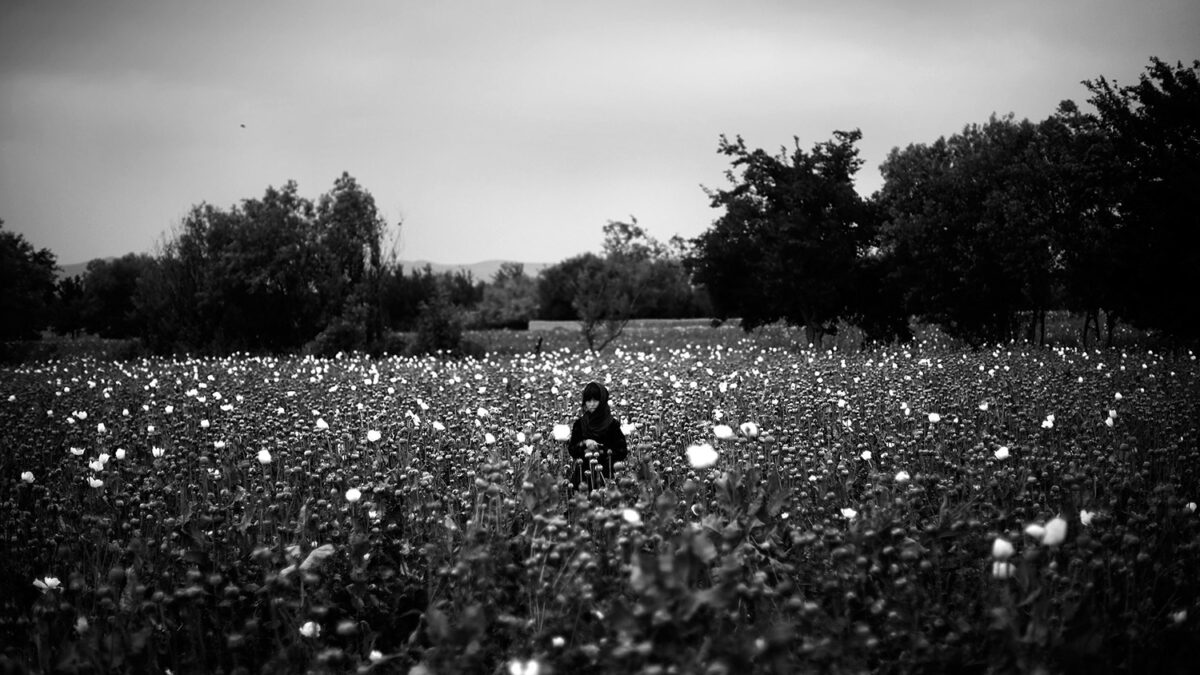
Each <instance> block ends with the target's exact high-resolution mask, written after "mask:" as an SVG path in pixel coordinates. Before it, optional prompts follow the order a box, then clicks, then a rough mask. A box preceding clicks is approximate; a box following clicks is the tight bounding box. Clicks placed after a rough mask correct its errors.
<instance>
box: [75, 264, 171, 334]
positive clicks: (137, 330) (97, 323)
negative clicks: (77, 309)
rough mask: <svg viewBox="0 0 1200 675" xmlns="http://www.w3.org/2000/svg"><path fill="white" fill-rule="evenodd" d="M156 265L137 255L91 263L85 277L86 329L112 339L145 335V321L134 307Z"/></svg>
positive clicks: (84, 306) (84, 308)
mask: <svg viewBox="0 0 1200 675" xmlns="http://www.w3.org/2000/svg"><path fill="white" fill-rule="evenodd" d="M153 265H154V259H153V258H151V257H150V256H148V255H144V254H136V253H129V254H127V255H124V256H122V257H120V258H115V259H112V260H104V259H102V258H97V259H95V260H92V261H91V262H89V263H88V265H87V271H86V272H85V273H84V275H83V277H82V285H83V297H82V299H81V300H82V302H81V304H82V320H83V328H84V329H85V330H87V331H88V332H90V333H94V334H96V335H99V336H101V337H108V338H132V337H139V336H141V335H143V334H144V332H145V330H144V321H143V317H142V316H141V314H140V313H139V312H138V311H137V308H136V306H135V305H134V294H135V292H136V291H137V286H138V282H139V281H140V280H141V278H142V275H143V274H145V273H146V271H147V270H149V269H150V268H151V267H152V266H153Z"/></svg>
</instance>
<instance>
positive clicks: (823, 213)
mask: <svg viewBox="0 0 1200 675" xmlns="http://www.w3.org/2000/svg"><path fill="white" fill-rule="evenodd" d="M861 138H862V134H861V132H859V131H858V130H854V131H836V132H834V134H833V139H832V140H830V141H826V142H823V143H818V144H816V145H814V146H813V148H812V150H811V151H808V152H805V151H804V149H802V148H801V147H800V141H799V139H798V138H797V139H794V147H793V149H792V150H791V151H790V152H789V151H788V150H787V149H780V151H779V153H778V154H776V155H771V154H768V153H767V152H766V151H764V150H761V149H755V150H750V149H749V148H748V147H747V146H746V143H745V141H743V140H742V138H741V137H740V136H739V137H737V138H736V139H735V140H733V141H730V140H729V139H728V138H726V137H725V136H722V137H721V139H720V143H719V145H718V152H720V153H721V154H723V155H726V156H728V157H730V158H731V160H732V164H733V168H732V169H731V170H729V171H728V172H727V173H726V177H727V179H728V180H729V182H730V183H731V184H732V185H731V187H729V188H727V189H720V190H706V192H707V194H708V196H709V198H710V201H711V204H712V206H713V207H714V208H720V209H724V213H723V214H722V215H721V216H720V217H719V218H718V219H717V220H716V221H715V222H714V223H713V225H712V227H710V228H709V229H708V230H707V231H705V232H704V233H703V234H701V235H700V236H699V237H697V238H696V239H695V240H694V242H693V244H694V249H693V252H692V255H691V256H690V257H689V258H688V261H687V264H688V267H689V268H690V269H691V270H692V275H693V279H694V280H695V281H696V282H697V283H699V284H702V285H703V286H704V287H705V288H706V289H707V290H708V294H709V296H710V297H711V299H712V303H713V309H714V311H715V313H716V314H717V316H718V317H719V318H727V317H732V316H740V317H741V320H742V326H743V327H745V328H746V329H747V330H749V329H753V328H755V327H757V326H760V325H763V324H767V323H771V322H774V321H780V320H782V321H786V322H787V323H789V324H791V325H796V326H804V327H805V329H806V331H807V333H808V336H809V339H810V341H812V340H818V339H820V336H821V335H822V334H824V333H825V332H826V331H828V330H830V328H831V326H832V324H833V323H835V322H836V321H837V320H838V319H839V318H841V317H842V316H843V314H844V313H845V312H846V309H847V307H848V305H849V302H850V300H849V296H850V292H851V288H852V287H853V284H854V281H855V274H856V269H857V265H858V261H859V260H860V259H861V258H862V257H863V255H864V254H865V253H866V248H867V245H868V244H869V242H870V241H871V236H872V232H873V230H874V225H875V223H874V218H873V214H872V211H871V209H870V207H869V205H868V204H867V202H866V201H865V200H863V199H862V198H861V197H860V196H859V195H858V193H857V192H855V190H854V176H855V174H856V173H857V172H858V170H859V169H860V168H861V167H862V160H860V159H859V157H858V149H857V148H856V147H855V143H857V142H858V141H859V140H860V139H861ZM736 172H740V173H736Z"/></svg>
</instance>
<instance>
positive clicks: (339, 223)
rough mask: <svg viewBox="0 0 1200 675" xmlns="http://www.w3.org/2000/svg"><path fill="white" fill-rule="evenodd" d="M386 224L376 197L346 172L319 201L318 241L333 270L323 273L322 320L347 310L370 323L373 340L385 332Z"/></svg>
mask: <svg viewBox="0 0 1200 675" xmlns="http://www.w3.org/2000/svg"><path fill="white" fill-rule="evenodd" d="M386 227H387V224H386V223H385V222H384V220H383V218H382V217H381V216H380V215H379V212H378V210H377V209H376V207H375V198H374V197H372V196H371V194H370V193H369V192H367V191H366V190H365V189H363V188H362V186H360V185H359V184H358V182H357V181H356V180H355V179H354V178H353V177H352V176H351V175H350V174H349V173H345V172H343V173H342V175H341V176H340V177H338V179H337V180H336V181H334V184H333V189H332V190H331V191H330V192H327V193H325V194H324V195H322V196H321V197H320V199H318V201H317V207H316V237H317V241H316V244H317V246H318V247H319V249H320V250H321V252H322V253H323V254H324V256H325V257H326V258H327V264H328V265H329V267H330V269H329V272H328V274H327V275H325V276H324V279H325V282H326V283H327V284H328V285H329V288H327V289H325V293H324V295H325V297H326V303H327V306H326V308H325V313H326V316H325V317H324V319H323V323H326V324H328V323H330V322H332V321H334V320H335V319H336V318H338V317H339V316H341V315H342V314H343V313H345V312H348V311H349V312H351V313H353V315H354V319H355V320H356V321H362V322H365V324H366V325H365V326H364V328H365V331H366V332H365V335H366V337H367V339H368V340H374V339H376V338H378V337H379V335H380V334H381V333H382V330H383V317H382V314H381V311H380V304H379V290H380V279H381V277H380V274H381V259H380V254H381V250H380V249H381V245H382V240H383V234H384V230H385V229H386Z"/></svg>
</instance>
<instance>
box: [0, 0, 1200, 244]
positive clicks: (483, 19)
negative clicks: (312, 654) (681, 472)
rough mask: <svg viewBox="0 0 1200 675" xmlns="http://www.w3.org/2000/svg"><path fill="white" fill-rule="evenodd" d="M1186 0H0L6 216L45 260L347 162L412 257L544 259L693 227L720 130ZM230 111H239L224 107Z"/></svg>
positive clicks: (1089, 62)
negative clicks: (617, 233) (610, 229)
mask: <svg viewBox="0 0 1200 675" xmlns="http://www.w3.org/2000/svg"><path fill="white" fill-rule="evenodd" d="M1197 36H1200V2H1197V1H1196V0H1128V1H1117V0H1036V1H1029V2H1025V1H1021V2H998V1H997V2H988V3H983V2H969V1H967V0H962V1H958V0H945V1H939V0H933V1H908V2H900V1H895V2H886V1H883V0H872V1H860V2H855V1H852V0H846V1H844V2H833V1H830V2H803V1H800V0H793V1H784V0H778V1H775V2H738V3H735V2H715V1H714V2H709V1H704V0H688V1H686V2H654V1H653V0H637V1H634V2H615V1H613V0H605V1H603V2H591V3H582V2H567V1H565V0H552V1H547V2H528V1H524V0H520V1H509V2H499V1H497V2H453V1H450V0H446V1H443V2H432V1H430V2H416V1H401V0H395V1H387V2H384V1H378V2H373V1H362V0H356V1H355V2H346V3H339V2H327V1H296V0H291V1H287V2H282V1H279V2H264V1H257V0H256V1H254V2H245V1H243V0H238V1H237V2H227V1H224V0H205V1H203V2H195V1H188V2H169V1H166V0H153V1H152V0H145V1H141V2H133V1H128V2H125V1H113V0H102V1H77V2H59V1H55V0H32V1H31V0H4V2H2V3H0V219H3V220H4V221H5V224H4V227H5V228H8V229H11V230H14V231H17V232H21V233H23V234H24V235H25V237H26V238H27V239H28V240H29V241H30V242H31V243H33V244H34V245H35V246H37V247H39V248H43V247H44V248H49V249H50V250H52V251H54V252H55V254H56V255H57V256H58V260H59V263H60V264H70V263H78V262H84V261H87V260H89V259H91V258H95V257H106V256H114V255H122V254H124V253H128V252H131V251H135V252H153V251H154V249H155V246H156V245H157V244H158V243H159V242H161V241H162V240H163V238H164V237H165V236H169V235H170V233H171V231H172V229H173V228H174V227H175V226H176V225H177V224H178V223H179V221H180V219H181V218H182V217H183V215H184V214H185V213H186V212H187V211H188V209H189V208H190V207H191V206H192V205H194V204H198V203H201V202H207V203H210V204H214V205H216V206H220V207H223V208H228V207H230V206H232V205H234V204H236V203H238V202H239V201H240V200H242V199H246V198H257V197H261V196H262V194H263V192H264V191H265V190H266V188H267V187H268V186H280V185H282V184H283V183H285V182H286V181H288V180H290V179H294V180H296V181H297V183H298V184H299V189H300V193H301V194H302V195H304V196H306V197H309V198H311V199H314V200H315V199H316V198H317V197H318V196H319V195H320V194H322V193H324V192H326V191H328V190H329V189H331V188H332V186H333V182H334V180H335V179H336V178H337V177H338V176H339V175H340V174H341V173H342V172H343V171H348V172H349V173H350V174H351V175H352V176H354V177H355V178H356V179H358V181H359V183H360V184H361V185H362V186H363V187H364V188H366V189H367V190H368V191H369V192H370V193H371V194H372V195H374V197H375V200H376V203H377V205H378V206H379V208H380V210H381V212H382V214H383V215H384V217H385V218H386V219H387V221H388V222H389V223H390V224H392V225H393V226H394V225H395V224H396V223H398V222H401V221H402V222H403V227H402V228H401V232H400V235H399V237H398V240H397V243H398V250H397V253H398V254H399V256H400V257H401V258H405V259H428V260H433V261H436V262H444V263H471V262H477V261H481V260H487V259H496V258H502V259H510V260H521V261H528V262H555V261H558V260H562V259H564V258H566V257H568V256H571V255H575V254H577V253H581V252H584V251H589V250H591V251H595V250H598V249H599V246H600V240H601V228H602V227H603V225H604V224H605V222H607V221H608V220H618V219H626V218H628V217H629V216H630V215H634V216H636V217H637V218H638V221H639V223H640V224H641V225H642V226H643V227H645V228H646V229H647V230H648V231H649V232H650V233H651V234H652V235H654V236H655V237H658V238H660V239H664V240H665V239H667V238H669V237H670V236H672V235H674V234H680V235H683V236H685V237H689V238H690V237H694V236H696V235H697V234H699V233H700V232H702V231H703V230H704V229H705V228H707V227H708V226H709V225H710V224H711V222H712V220H713V219H714V218H715V217H716V216H717V215H718V212H717V211H715V210H713V209H711V208H710V207H709V205H708V200H707V199H706V197H705V195H704V193H703V191H702V190H701V187H700V186H701V185H707V186H710V187H720V186H723V185H725V179H724V171H725V170H726V169H727V168H728V166H729V165H728V160H727V158H724V157H722V156H720V155H717V153H716V147H717V139H718V136H719V135H720V134H722V133H724V134H727V135H729V136H731V137H732V136H734V135H737V134H741V135H742V136H743V137H744V138H745V139H746V141H747V143H748V144H750V145H751V146H752V147H764V148H768V149H771V150H775V149H777V148H778V147H779V146H781V145H784V144H789V145H790V144H791V139H792V137H793V136H797V137H799V139H800V142H801V144H802V146H804V147H805V148H810V147H811V146H812V145H813V144H814V143H817V142H819V141H823V140H827V139H828V138H830V135H831V132H832V131H833V130H835V129H853V128H859V129H861V130H862V132H863V140H862V141H861V143H860V144H859V147H860V149H861V155H862V158H863V159H864V160H865V162H866V164H865V166H864V168H863V171H862V172H861V173H860V174H859V183H858V189H859V192H860V193H862V194H864V195H867V194H870V193H872V192H874V191H875V190H877V189H878V188H879V186H880V184H881V179H880V176H879V164H880V163H881V162H882V161H883V159H884V157H885V156H886V154H887V152H888V151H889V150H890V149H891V148H893V147H896V146H901V147H903V146H905V145H908V144H909V143H921V142H930V141H933V140H936V139H937V138H938V137H939V136H943V135H950V134H953V133H955V132H957V131H959V130H960V129H961V128H962V127H963V126H964V125H965V124H968V123H972V122H984V121H986V120H987V118H988V116H989V115H990V114H991V113H993V112H995V113H999V114H1005V113H1009V112H1012V113H1015V114H1016V116H1017V118H1018V119H1020V118H1029V119H1031V120H1035V121H1036V120H1041V119H1044V118H1045V117H1047V116H1049V115H1050V114H1052V113H1053V111H1054V109H1055V107H1056V106H1057V104H1058V102H1059V101H1061V100H1063V99H1067V98H1071V99H1074V100H1076V101H1078V102H1080V103H1083V102H1084V101H1085V100H1086V98H1087V92H1086V90H1085V89H1084V88H1083V86H1082V85H1081V84H1080V82H1081V81H1082V80H1085V79H1095V78H1097V77H1099V76H1105V77H1107V78H1109V79H1115V80H1117V82H1118V83H1122V84H1130V83H1133V82H1135V81H1136V79H1137V77H1138V75H1139V74H1140V73H1142V72H1143V71H1144V69H1145V66H1146V65H1147V64H1148V63H1149V58H1150V57H1151V56H1158V57H1161V58H1163V59H1166V60H1168V61H1170V62H1172V63H1174V62H1175V61H1183V62H1185V63H1190V62H1191V61H1192V60H1194V59H1197V58H1200V38H1198V37H1197ZM242 125H245V126H244V128H243V126H242Z"/></svg>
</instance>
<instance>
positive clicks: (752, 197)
mask: <svg viewBox="0 0 1200 675" xmlns="http://www.w3.org/2000/svg"><path fill="white" fill-rule="evenodd" d="M1198 75H1200V61H1197V62H1193V63H1192V65H1190V66H1184V65H1183V64H1175V65H1174V66H1172V65H1170V64H1167V63H1165V62H1163V61H1161V60H1158V59H1151V62H1150V65H1149V66H1147V68H1146V70H1145V72H1144V73H1142V74H1141V76H1140V77H1139V80H1138V82H1137V83H1135V84H1132V85H1128V86H1119V85H1118V84H1117V83H1115V82H1111V81H1109V80H1107V79H1105V78H1103V77H1101V78H1098V79H1096V80H1092V81H1087V82H1085V83H1084V84H1085V85H1086V86H1087V88H1088V91H1089V93H1090V94H1091V97H1090V98H1089V99H1088V103H1089V104H1090V106H1091V107H1090V110H1086V111H1085V110H1083V109H1081V108H1080V107H1079V106H1078V105H1076V104H1075V103H1074V102H1072V101H1064V102H1063V103H1062V104H1060V106H1059V107H1058V109H1057V110H1056V111H1055V113H1054V114H1053V115H1051V116H1050V117H1048V118H1047V119H1045V120H1043V121H1041V122H1036V123H1035V122H1030V121H1029V120H1020V121H1018V120H1015V119H1014V118H1013V116H1012V115H1009V116H1004V117H998V116H994V115H993V116H992V117H991V118H990V119H988V120H987V121H986V122H984V123H975V124H968V125H967V126H965V127H964V128H963V129H962V130H961V131H960V132H958V133H956V134H953V135H951V136H949V137H943V138H939V139H938V140H936V141H934V142H932V143H920V144H911V145H909V146H907V147H905V148H902V149H901V148H895V149H893V150H892V152H891V153H890V154H889V155H888V157H887V159H886V160H885V162H884V163H883V165H882V167H881V169H882V174H883V178H884V183H883V186H882V188H881V189H880V190H879V191H878V192H876V193H875V194H874V195H871V196H870V197H862V196H860V195H859V194H858V193H857V192H856V190H855V189H854V181H855V177H856V175H857V173H858V171H859V170H860V169H861V167H862V160H861V159H860V158H859V156H858V150H857V147H856V144H857V143H858V141H860V140H861V137H862V136H861V133H860V132H859V131H857V130H852V131H835V132H834V133H833V135H832V138H831V139H830V140H827V141H824V142H820V143H817V144H815V145H814V146H813V147H812V148H811V149H808V150H806V149H804V148H803V147H801V144H800V141H799V139H794V143H793V146H792V147H791V148H782V149H780V151H779V152H777V153H774V154H772V153H768V152H766V151H764V150H762V149H752V148H749V147H748V146H747V145H746V143H745V142H744V141H743V140H742V139H741V138H740V137H735V138H734V139H732V140H731V139H729V138H728V137H725V136H722V137H721V138H720V139H719V142H718V152H719V153H721V154H723V155H725V156H727V157H728V158H729V160H730V169H729V170H728V171H727V173H726V177H727V180H728V183H729V184H728V185H727V186H725V187H723V188H719V189H710V188H705V194H706V195H707V197H708V199H709V201H710V204H711V205H712V206H713V207H714V208H716V209H719V210H720V213H721V215H720V216H719V217H718V218H717V219H716V220H715V221H714V222H713V223H712V224H711V226H710V227H709V228H708V229H707V230H706V231H705V232H703V233H702V234H701V235H700V236H699V237H697V238H695V239H693V240H690V241H685V240H682V239H680V238H679V237H675V238H673V239H671V240H670V241H668V242H665V243H664V242H660V241H658V240H656V239H654V238H653V237H651V236H650V235H649V233H648V232H647V231H646V230H645V229H643V228H642V227H641V226H640V225H639V224H638V222H637V219H636V218H634V217H630V218H629V219H628V220H627V221H609V222H608V223H607V224H606V225H604V228H603V233H604V244H603V248H602V250H601V251H600V252H599V253H585V254H582V255H579V256H575V257H572V258H569V259H567V260H563V261H561V262H559V263H556V264H554V265H552V266H550V267H548V268H546V269H545V270H542V271H541V273H539V274H538V275H537V276H536V277H531V276H529V275H527V274H525V271H524V269H523V268H522V267H521V265H520V264H516V263H510V264H506V265H505V266H504V267H502V268H501V270H500V271H499V272H498V273H497V274H496V275H495V276H494V277H493V279H491V280H476V279H473V278H471V276H470V275H469V274H466V273H461V272H459V273H447V272H443V273H434V272H433V271H432V270H431V269H429V268H428V267H425V268H423V269H410V270H405V269H404V268H403V266H402V265H401V264H399V263H398V262H397V261H396V259H395V256H394V254H390V255H389V254H387V252H386V251H385V249H386V241H387V238H388V235H389V232H390V229H389V226H388V224H387V223H386V222H385V221H384V219H383V218H382V217H381V216H380V215H379V213H378V211H377V209H376V206H375V201H374V198H373V197H372V196H371V195H370V193H369V192H367V191H366V190H365V189H364V188H363V187H362V186H360V185H359V184H358V182H357V181H356V180H355V179H354V178H353V177H351V176H350V175H349V174H345V173H344V174H342V176H340V177H339V178H338V179H337V180H336V181H335V182H334V186H333V188H332V189H331V190H330V191H329V192H327V193H325V194H323V195H321V196H320V197H319V198H318V199H316V200H315V201H313V200H309V199H306V198H304V197H302V196H301V195H300V194H299V192H298V187H297V185H296V184H295V183H294V182H288V183H286V184H285V185H284V186H283V187H281V188H274V187H269V188H268V189H267V190H266V192H265V193H264V195H263V196H262V197H260V198H253V199H245V200H243V201H242V202H241V203H240V204H237V205H234V206H232V207H229V208H218V207H215V206H212V205H208V204H200V205H197V206H194V207H192V208H191V209H190V211H189V212H188V214H187V215H186V216H185V217H184V218H183V219H182V221H181V223H180V224H179V225H178V227H177V228H176V229H175V231H174V232H173V233H172V234H171V236H170V237H169V238H168V239H167V240H166V242H165V243H164V244H163V245H162V247H161V249H160V250H159V251H158V252H157V253H156V254H155V255H139V254H130V255H127V256H124V257H122V258H118V259H114V260H93V261H91V262H90V263H89V264H88V267H87V270H86V272H84V273H83V274H82V275H80V276H77V277H70V278H65V279H62V280H61V281H56V276H55V270H56V267H55V265H56V260H55V257H54V255H53V253H52V252H50V251H48V250H45V249H42V250H35V249H34V248H33V247H32V246H31V245H30V244H29V243H28V242H27V241H25V240H24V238H23V237H21V236H20V235H18V234H15V233H12V232H7V231H4V230H3V229H0V262H2V263H3V265H2V267H0V281H2V282H3V285H2V287H0V288H2V289H3V290H2V291H0V338H2V339H4V340H26V339H34V338H36V337H37V336H39V335H40V334H41V333H42V332H43V331H45V330H47V329H50V330H53V331H55V332H58V333H61V334H67V335H75V334H81V333H87V334H93V335H98V336H102V337H112V338H137V339H138V340H140V341H142V343H143V344H145V345H146V347H147V348H148V349H150V350H152V351H154V352H159V353H170V352H180V351H187V352H201V353H230V352H234V351H248V352H267V351H269V352H279V351H297V350H304V351H308V352H313V353H331V352H334V351H344V350H350V349H364V350H368V351H390V352H392V353H395V352H398V351H415V352H429V351H437V350H443V351H453V350H454V349H455V348H457V347H458V345H459V343H460V340H461V335H462V331H463V329H464V328H466V327H480V328H489V327H513V328H519V327H522V326H525V325H527V324H528V322H529V321H530V320H532V319H549V320H574V321H578V322H579V325H580V328H581V331H582V334H583V337H584V339H585V340H586V342H587V344H588V346H589V347H591V348H592V349H594V350H601V349H604V348H605V347H606V346H607V345H608V344H610V343H611V342H612V341H613V340H615V339H617V338H618V337H619V336H620V335H621V332H622V331H623V330H624V328H625V327H626V325H627V324H628V322H629V321H630V320H633V319H636V318H678V317H697V316H704V317H715V318H717V319H725V318H733V317H738V318H740V319H741V322H742V326H743V327H744V328H745V329H747V330H753V329H754V328H756V327H758V326H761V325H765V324H769V323H773V322H778V321H783V322H786V323H788V324H791V325H794V326H803V327H804V329H805V331H806V334H807V336H808V338H809V340H810V341H819V340H820V339H821V337H822V336H823V335H824V334H826V333H828V332H830V331H834V330H837V326H838V325H839V324H850V325H854V326H857V327H859V328H861V329H862V331H863V334H864V336H865V337H866V339H867V340H869V341H893V340H905V339H908V338H910V337H911V328H910V326H911V322H912V321H914V320H916V321H921V322H926V323H932V324H936V325H938V326H940V327H941V328H942V329H943V330H944V331H946V332H947V333H949V334H950V335H952V336H955V337H958V338H961V339H963V340H965V341H966V342H968V343H970V344H972V345H982V344H985V343H996V342H1002V341H1006V340H1010V339H1013V338H1020V337H1024V338H1027V339H1040V338H1042V337H1044V330H1045V316H1046V313H1047V312H1048V311H1050V310H1055V309H1069V310H1072V311H1074V312H1077V313H1079V314H1080V315H1081V316H1083V317H1084V320H1083V324H1082V326H1081V332H1082V334H1083V337H1084V340H1085V341H1087V340H1089V339H1091V340H1094V341H1096V342H1099V341H1101V339H1102V336H1101V330H1102V327H1101V317H1102V316H1103V317H1105V321H1104V323H1105V325H1104V327H1103V328H1104V329H1105V330H1106V331H1107V337H1108V339H1109V340H1110V341H1111V335H1112V331H1113V329H1114V326H1115V325H1116V324H1117V322H1118V321H1122V322H1128V323H1129V324H1132V325H1135V326H1138V327H1140V328H1144V329H1151V330H1156V331H1160V332H1162V333H1164V334H1166V335H1170V336H1173V337H1177V338H1180V339H1183V340H1189V341H1190V340H1195V339H1196V338H1197V337H1198V336H1200V317H1197V314H1196V312H1194V311H1191V310H1192V306H1193V305H1194V303H1188V302H1186V301H1185V302H1180V295H1181V294H1184V295H1185V296H1186V294H1187V293H1190V292H1192V289H1194V288H1196V287H1197V283H1196V282H1197V281H1198V279H1197V275H1198V274H1200V272H1198V270H1200V259H1198V257H1200V253H1198V249H1197V246H1196V242H1197V236H1196V233H1197V232H1200V227H1198V226H1200V223H1198V222H1197V220H1198V215H1197V214H1198V213H1200V203H1198V201H1200V133H1197V125H1198V124H1200V78H1198ZM0 225H2V221H0ZM398 334H405V335H408V336H410V337H409V341H408V342H406V343H403V344H401V343H399V342H398V341H397V338H396V336H397V335H398ZM413 335H415V338H414V337H411V336H413Z"/></svg>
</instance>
